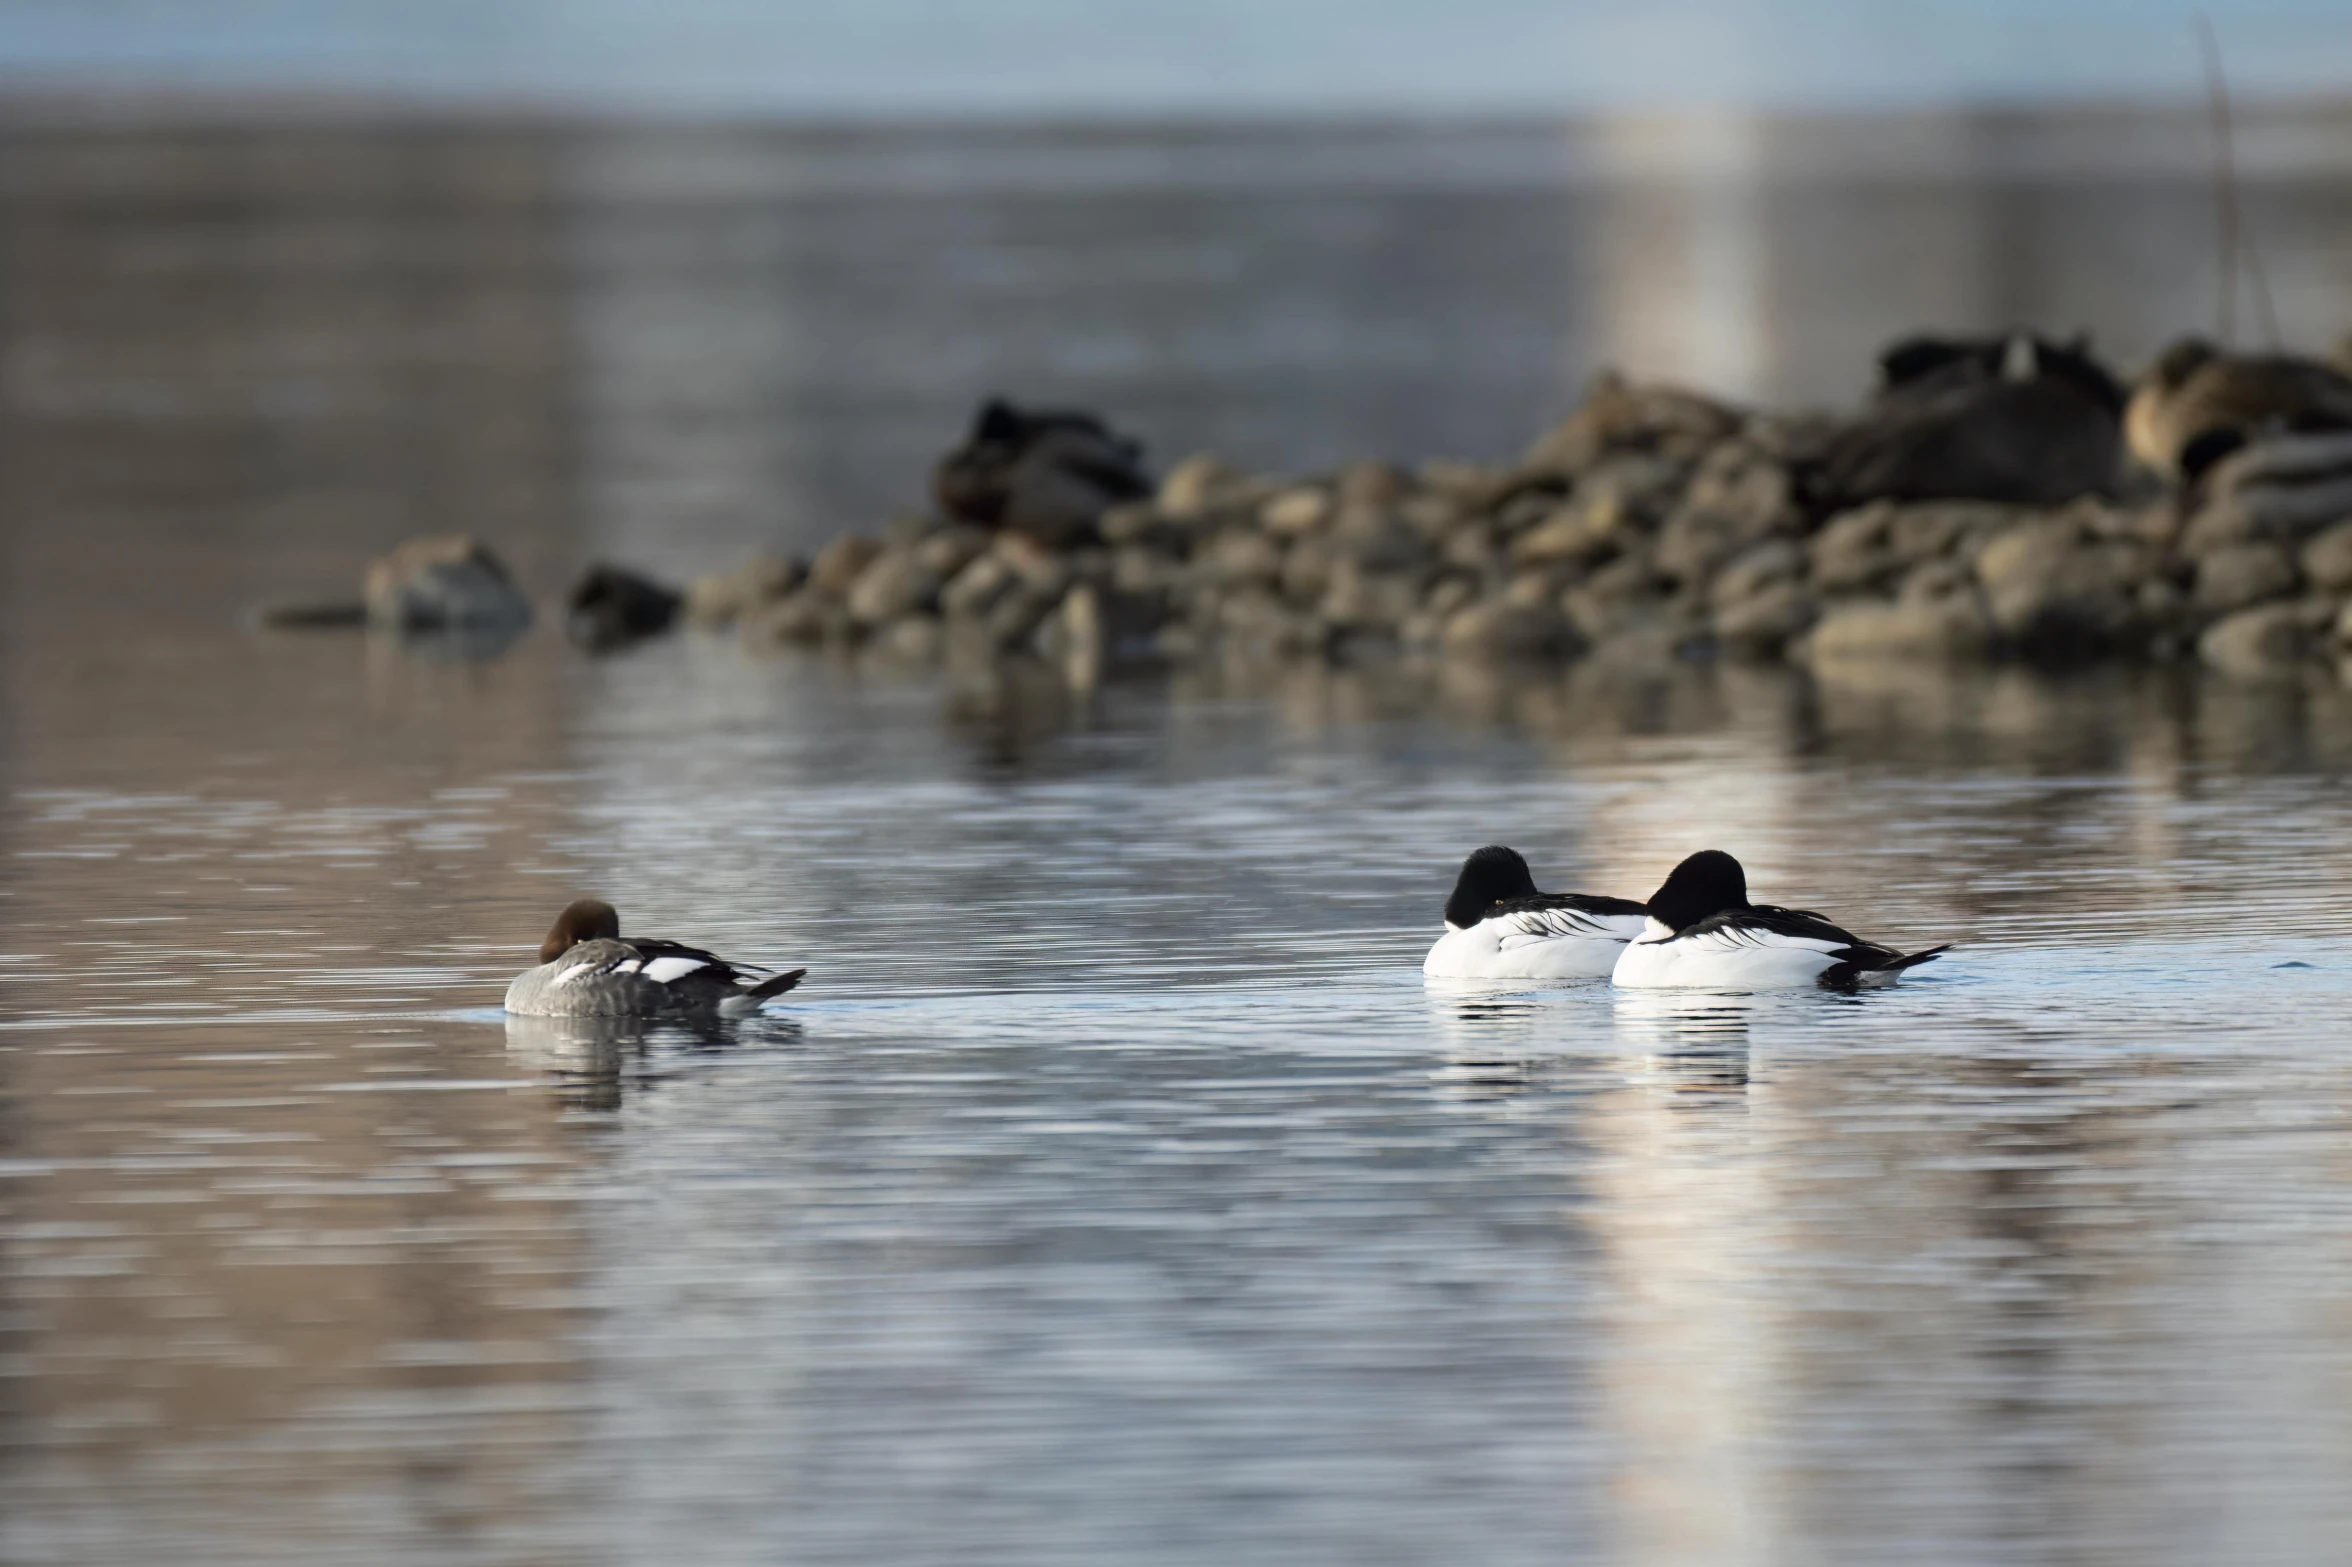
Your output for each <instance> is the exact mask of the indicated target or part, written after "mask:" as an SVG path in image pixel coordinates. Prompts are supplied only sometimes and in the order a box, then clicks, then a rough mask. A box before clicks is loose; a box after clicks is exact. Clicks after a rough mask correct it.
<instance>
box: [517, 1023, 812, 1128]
mask: <svg viewBox="0 0 2352 1567" xmlns="http://www.w3.org/2000/svg"><path fill="white" fill-rule="evenodd" d="M799 1037H800V1025H799V1024H798V1023H796V1022H794V1021H792V1020H791V1019H789V1018H781V1017H769V1016H765V1015H762V1016H759V1017H755V1018H750V1019H745V1020H743V1021H740V1022H738V1021H732V1020H721V1019H717V1018H704V1019H664V1020H658V1021H657V1020H652V1019H647V1018H632V1017H529V1016H525V1015H522V1014H519V1013H508V1014H507V1017H506V1049H507V1053H508V1055H510V1056H512V1057H513V1058H514V1059H515V1060H517V1061H519V1062H523V1063H526V1064H527V1065H529V1066H531V1067H532V1068H534V1069H536V1070H537V1071H539V1072H541V1073H543V1074H545V1075H546V1077H547V1078H548V1080H549V1081H550V1082H551V1083H553V1084H554V1085H555V1086H556V1087H557V1088H559V1089H560V1090H561V1091H562V1095H561V1096H562V1098H563V1100H564V1102H565V1103H566V1104H568V1105H570V1106H571V1107H572V1108H574V1109H580V1110H618V1109H619V1108H620V1107H621V1101H622V1100H623V1099H624V1098H625V1097H627V1094H628V1092H629V1091H630V1090H632V1089H634V1090H636V1091H637V1092H639V1093H643V1092H646V1091H648V1090H650V1089H653V1088H656V1087H659V1086H660V1085H661V1084H662V1083H663V1082H665V1081H667V1080H668V1079H670V1078H671V1077H674V1076H676V1075H678V1073H679V1071H680V1070H681V1069H684V1068H686V1067H688V1066H690V1065H692V1064H693V1063H695V1062H697V1061H707V1060H710V1059H713V1058H716V1057H718V1056H720V1055H721V1054H723V1053H725V1052H726V1051H728V1050H729V1049H730V1048H732V1047H735V1046H738V1045H741V1044H744V1043H747V1042H750V1041H752V1040H754V1039H757V1040H761V1041H767V1042H786V1041H790V1040H795V1039H798V1038H799Z"/></svg>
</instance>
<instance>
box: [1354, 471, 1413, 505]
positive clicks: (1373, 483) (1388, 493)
mask: <svg viewBox="0 0 2352 1567" xmlns="http://www.w3.org/2000/svg"><path fill="white" fill-rule="evenodd" d="M1412 488H1413V481H1412V478H1411V477H1410V476H1409V475H1407V474H1406V473H1405V472H1404V471H1403V470H1402V469H1400V468H1398V467H1397V466H1396V465H1395V464H1393V463H1385V462H1376V461H1365V462H1352V463H1349V464H1348V465H1347V466H1346V467H1344V468H1342V469H1340V470H1339V480H1338V495H1339V504H1340V507H1341V508H1342V509H1345V508H1347V507H1350V506H1363V507H1369V508H1371V509H1373V510H1376V511H1390V510H1394V509H1395V507H1396V506H1397V504H1398V503H1399V502H1401V501H1403V500H1404V498H1405V497H1406V496H1407V495H1408V494H1410V493H1411V492H1412Z"/></svg>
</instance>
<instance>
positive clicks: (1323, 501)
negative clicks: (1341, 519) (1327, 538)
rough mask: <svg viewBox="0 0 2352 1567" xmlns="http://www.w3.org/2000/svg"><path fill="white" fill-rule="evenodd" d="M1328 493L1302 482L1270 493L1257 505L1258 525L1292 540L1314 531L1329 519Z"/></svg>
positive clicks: (1329, 496) (1331, 507)
mask: <svg viewBox="0 0 2352 1567" xmlns="http://www.w3.org/2000/svg"><path fill="white" fill-rule="evenodd" d="M1333 509H1334V508H1333V505H1332V500H1331V495H1330V493H1329V492H1328V491H1325V490H1323V489H1320V488H1318V487H1316V486H1315V485H1311V484H1301V485H1296V486H1294V487H1292V488H1290V489H1287V490H1283V491H1281V492H1280V493H1278V494H1276V495H1272V496H1269V497H1268V498H1267V499H1266V501H1265V503H1264V504H1263V505H1261V506H1259V508H1258V526H1259V527H1261V528H1264V529H1265V530H1266V531H1267V532H1268V533H1271V534H1274V535H1275V536H1276V537H1278V538H1285V539H1295V538H1299V537H1301V536H1303V535H1305V534H1309V533H1313V532H1315V531H1316V530H1317V529H1319V528H1321V527H1322V526H1323V524H1324V523H1326V522H1328V521H1329V520H1330V519H1331V514H1332V511H1333Z"/></svg>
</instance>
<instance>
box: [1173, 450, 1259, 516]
mask: <svg viewBox="0 0 2352 1567" xmlns="http://www.w3.org/2000/svg"><path fill="white" fill-rule="evenodd" d="M1240 477H1241V476H1240V475H1239V474H1236V473H1235V472H1234V471H1233V470H1232V469H1231V468H1228V467H1226V466H1225V464H1224V462H1223V461H1222V460H1221V459H1220V458H1218V457H1217V456H1216V455H1215V454H1214V453H1212V452H1195V453H1194V454H1193V455H1192V456H1190V457H1187V458H1185V459H1184V460H1183V461H1182V462H1179V463H1178V464H1177V465H1176V466H1175V467H1173V468H1170V469H1169V470H1168V473H1167V476H1166V477H1165V478H1163V479H1161V480H1160V494H1159V503H1160V510H1161V511H1162V512H1164V513H1166V514H1167V515H1168V516H1170V517H1175V518H1179V519H1187V518H1195V517H1203V516H1206V515H1207V514H1208V513H1209V512H1210V511H1211V510H1212V509H1213V508H1214V507H1216V506H1217V505H1218V504H1220V502H1221V499H1222V497H1223V496H1224V495H1225V494H1226V493H1227V492H1229V491H1230V490H1231V489H1232V488H1233V486H1234V484H1235V482H1236V481H1237V480H1238V479H1239V478H1240Z"/></svg>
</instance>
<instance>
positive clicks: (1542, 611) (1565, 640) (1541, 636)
mask: <svg viewBox="0 0 2352 1567" xmlns="http://www.w3.org/2000/svg"><path fill="white" fill-rule="evenodd" d="M1439 640H1440V645H1441V646H1442V647H1443V648H1444V649H1445V651H1446V652H1447V653H1449V654H1454V655H1458V656H1461V657H1467V658H1487V659H1494V658H1514V659H1516V658H1557V657H1561V656H1564V655H1567V654H1572V653H1574V652H1576V651H1577V650H1578V648H1579V646H1580V641H1579V639H1578V637H1577V635H1576V632H1575V628H1573V627H1572V626H1570V625H1569V624H1568V620H1567V617H1566V616H1564V615H1562V614H1561V613H1560V612H1559V611H1558V610H1556V609H1554V608H1552V607H1551V606H1550V605H1547V604H1514V603H1511V602H1509V601H1507V600H1505V599H1501V598H1494V599H1488V600H1485V601H1483V602H1481V603H1477V604H1472V605H1470V606H1468V607H1467V608H1464V609H1459V610H1456V611H1455V612H1454V613H1453V614H1452V615H1450V616H1448V617H1447V618H1446V621H1445V630H1444V632H1443V633H1442V635H1441V637H1440V639H1439Z"/></svg>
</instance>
